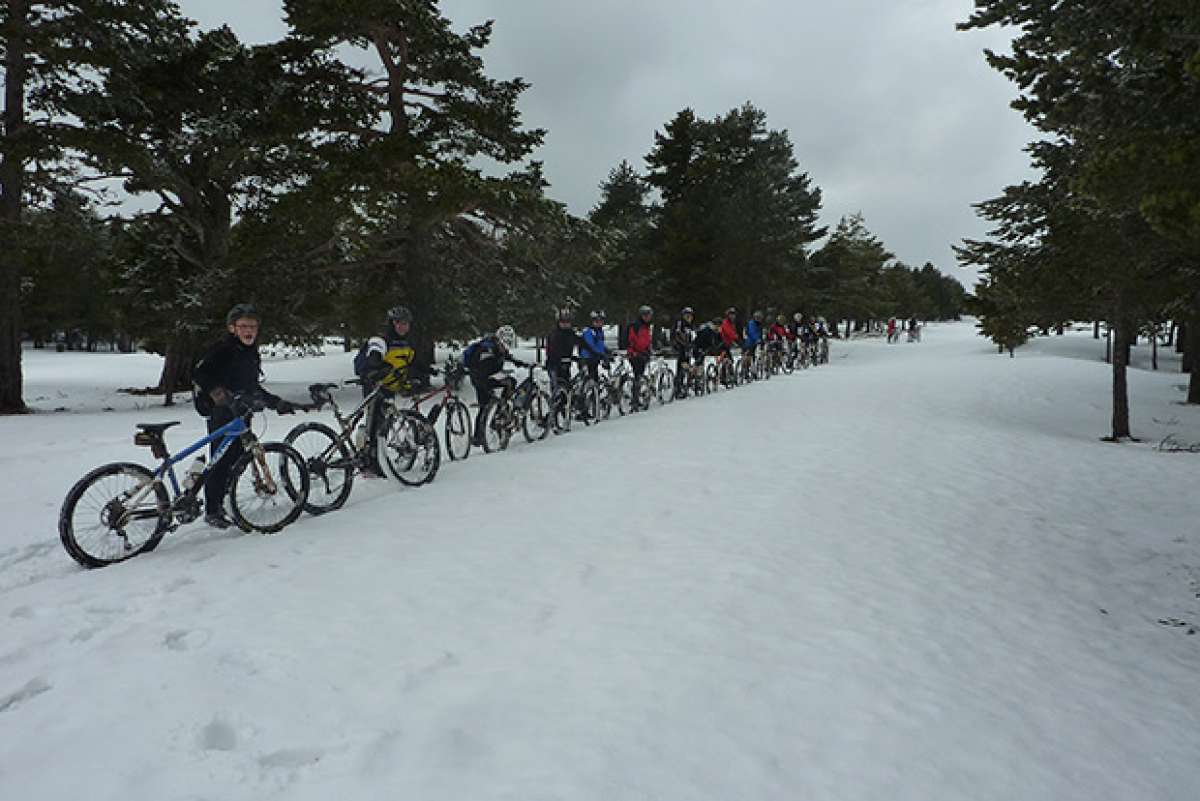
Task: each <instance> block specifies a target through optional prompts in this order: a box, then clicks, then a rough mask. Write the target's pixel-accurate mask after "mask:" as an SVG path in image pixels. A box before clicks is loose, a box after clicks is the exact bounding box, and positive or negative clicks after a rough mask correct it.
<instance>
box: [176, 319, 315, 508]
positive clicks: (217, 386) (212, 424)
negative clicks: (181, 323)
mask: <svg viewBox="0 0 1200 801" xmlns="http://www.w3.org/2000/svg"><path fill="white" fill-rule="evenodd" d="M258 323H259V319H258V312H257V311H256V310H255V308H254V307H253V306H251V305H250V304H248V303H239V304H238V305H236V306H234V307H233V308H232V309H230V310H229V314H227V315H225V326H226V329H227V330H228V332H229V333H228V334H227V335H226V336H224V337H222V338H221V340H220V341H219V342H217V343H216V344H215V345H213V346H212V347H211V348H209V349H208V351H207V352H206V353H205V354H204V356H203V357H201V359H200V361H199V362H198V363H197V364H196V369H195V370H193V371H192V380H193V381H194V382H195V384H196V386H197V388H198V389H197V391H196V411H197V412H199V413H200V414H201V415H202V416H203V417H207V418H208V433H210V434H211V433H212V432H214V431H216V430H217V429H218V428H220V427H221V426H223V425H225V424H226V423H229V422H230V421H232V420H233V411H232V410H231V409H230V408H229V401H230V399H231V398H232V397H233V396H234V395H237V394H242V393H247V392H250V393H259V394H260V397H261V398H262V399H263V401H264V402H265V403H266V405H267V407H268V408H271V409H274V410H275V411H276V412H278V413H279V414H291V413H292V412H294V411H295V410H296V407H295V406H294V405H293V404H291V403H289V402H288V401H285V400H283V399H282V398H280V397H279V396H277V395H273V394H271V393H270V392H267V391H266V390H265V389H263V387H262V384H260V383H259V381H260V380H261V378H262V358H261V357H260V356H259V355H258ZM210 447H211V449H212V450H213V451H215V450H216V448H217V442H213V443H212V445H211V446H210ZM241 455H242V443H241V441H240V440H237V441H234V442H232V443H230V445H229V448H228V450H226V451H225V455H224V456H223V457H221V461H219V462H217V463H216V464H214V465H213V467H212V470H210V471H209V473H208V478H207V479H206V481H205V483H204V522H205V523H207V524H208V525H210V526H212V527H213V528H229V526H230V525H231V522H230V520H229V518H228V517H226V516H225V511H224V508H223V502H224V500H225V489H226V485H227V484H228V483H229V468H230V467H231V466H232V465H233V463H234V462H236V461H237V458H238V457H239V456H241Z"/></svg>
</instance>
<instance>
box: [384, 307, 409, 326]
mask: <svg viewBox="0 0 1200 801" xmlns="http://www.w3.org/2000/svg"><path fill="white" fill-rule="evenodd" d="M388 322H389V323H411V322H412V312H410V311H409V310H408V307H406V306H393V307H392V308H390V309H388Z"/></svg>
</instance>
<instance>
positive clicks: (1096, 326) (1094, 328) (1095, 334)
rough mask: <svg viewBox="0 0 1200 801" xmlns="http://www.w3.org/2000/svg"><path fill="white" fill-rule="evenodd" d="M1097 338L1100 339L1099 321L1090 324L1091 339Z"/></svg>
mask: <svg viewBox="0 0 1200 801" xmlns="http://www.w3.org/2000/svg"><path fill="white" fill-rule="evenodd" d="M1099 338H1100V321H1099V320H1097V321H1096V322H1094V323H1092V339H1099Z"/></svg>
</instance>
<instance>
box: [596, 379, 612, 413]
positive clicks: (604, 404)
mask: <svg viewBox="0 0 1200 801" xmlns="http://www.w3.org/2000/svg"><path fill="white" fill-rule="evenodd" d="M596 392H597V393H598V394H599V398H597V403H598V404H599V405H598V407H597V409H596V420H597V421H601V420H607V419H608V418H610V417H612V410H613V405H614V403H613V400H614V396H613V388H612V384H610V383H609V382H608V381H601V382H599V383H598V384H596Z"/></svg>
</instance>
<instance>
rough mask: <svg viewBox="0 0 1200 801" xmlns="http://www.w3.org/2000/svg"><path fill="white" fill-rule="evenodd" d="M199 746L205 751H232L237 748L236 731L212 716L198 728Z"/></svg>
mask: <svg viewBox="0 0 1200 801" xmlns="http://www.w3.org/2000/svg"><path fill="white" fill-rule="evenodd" d="M199 741H200V747H201V748H202V749H204V750H205V751H233V750H234V749H236V748H237V741H238V737H237V732H236V731H234V729H233V727H232V726H230V725H229V724H228V723H226V722H225V721H223V720H220V719H219V718H213V719H212V721H211V722H210V723H209V724H208V725H207V726H205V727H204V728H203V729H201V730H200V736H199Z"/></svg>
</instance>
